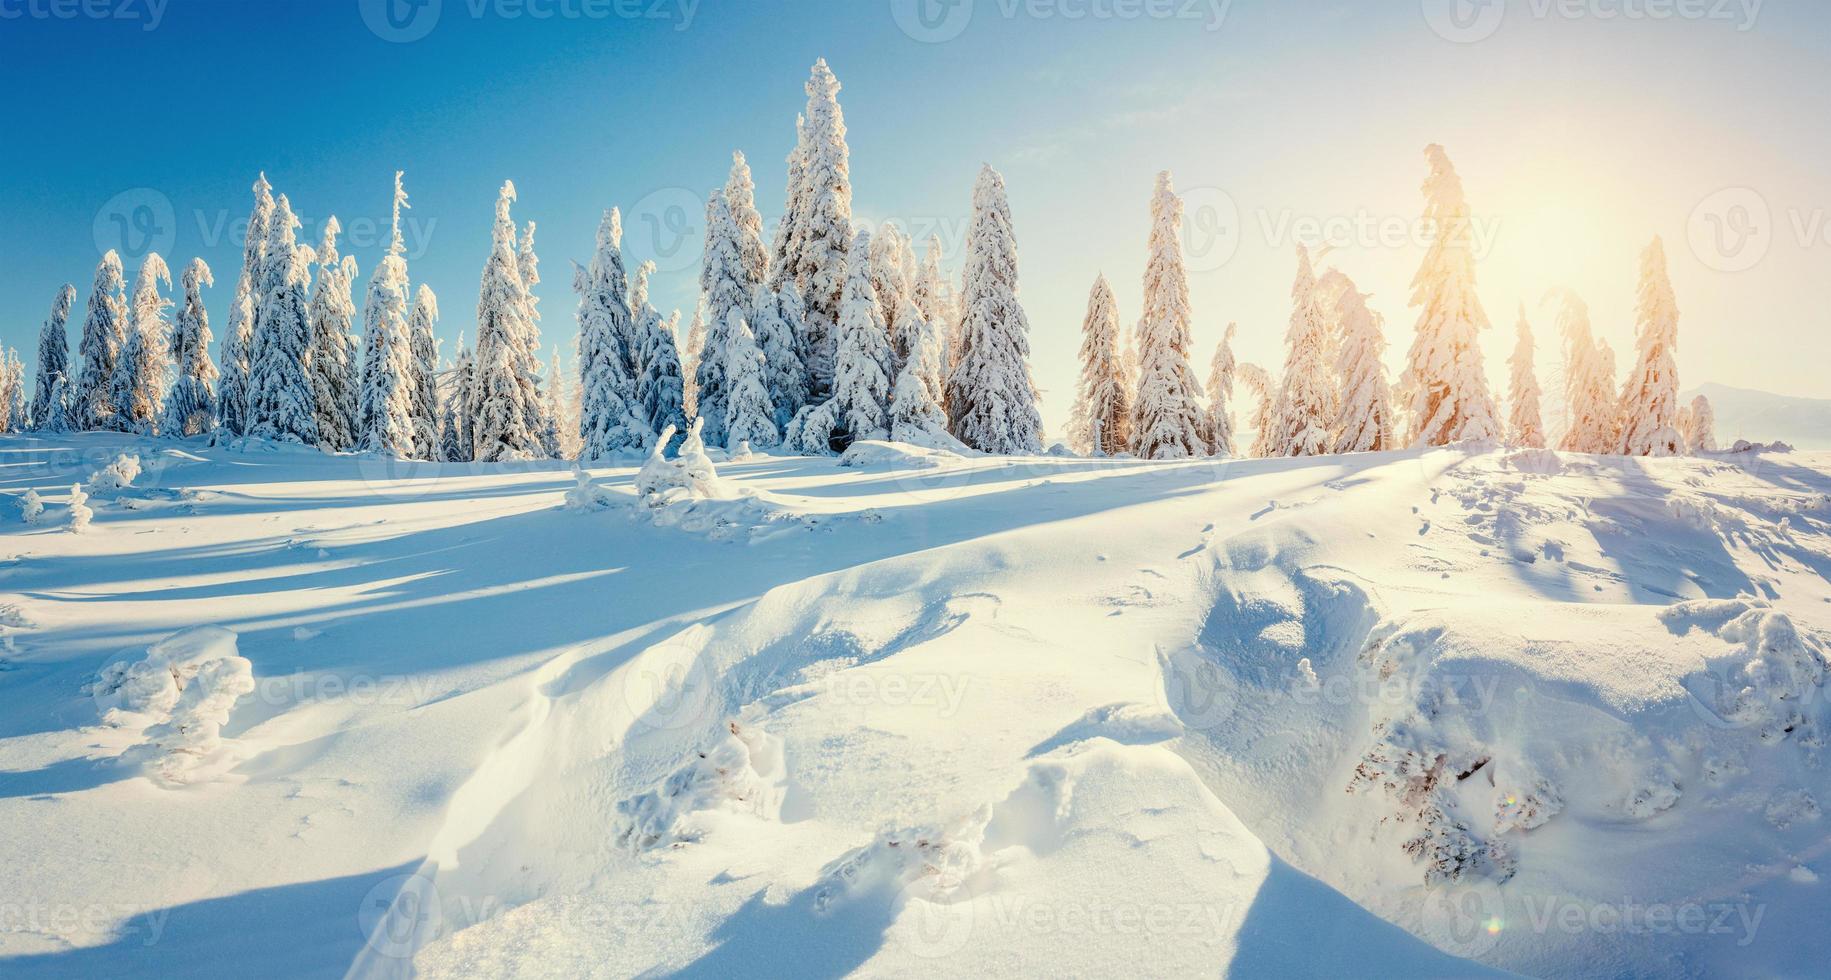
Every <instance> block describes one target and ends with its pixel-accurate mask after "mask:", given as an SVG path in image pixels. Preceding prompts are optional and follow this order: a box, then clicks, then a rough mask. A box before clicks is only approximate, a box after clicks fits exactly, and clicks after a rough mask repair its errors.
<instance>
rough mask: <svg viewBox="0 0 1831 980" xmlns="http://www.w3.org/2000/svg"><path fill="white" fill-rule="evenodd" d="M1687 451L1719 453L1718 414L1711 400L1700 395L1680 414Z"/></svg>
mask: <svg viewBox="0 0 1831 980" xmlns="http://www.w3.org/2000/svg"><path fill="white" fill-rule="evenodd" d="M1679 418H1680V421H1681V423H1682V431H1683V433H1684V436H1685V446H1686V449H1687V450H1688V451H1690V452H1693V453H1699V452H1703V453H1714V452H1716V451H1717V413H1716V410H1715V409H1713V408H1711V407H1710V399H1708V398H1705V397H1704V396H1703V395H1699V396H1697V397H1696V398H1693V399H1691V404H1690V406H1688V407H1687V408H1686V409H1685V410H1684V411H1683V412H1681V413H1680V414H1679Z"/></svg>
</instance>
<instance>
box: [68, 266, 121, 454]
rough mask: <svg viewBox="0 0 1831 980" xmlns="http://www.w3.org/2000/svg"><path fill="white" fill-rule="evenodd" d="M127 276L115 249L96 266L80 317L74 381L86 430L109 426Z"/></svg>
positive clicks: (112, 414) (111, 414) (112, 409)
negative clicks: (79, 362) (85, 308)
mask: <svg viewBox="0 0 1831 980" xmlns="http://www.w3.org/2000/svg"><path fill="white" fill-rule="evenodd" d="M126 289H127V276H126V273H125V272H123V270H122V269H121V257H120V256H119V255H118V254H116V253H115V251H114V249H109V250H108V252H107V254H105V255H103V256H102V261H101V262H99V263H97V265H96V267H95V284H94V285H93V286H92V287H91V288H90V290H89V309H88V313H87V315H86V316H84V317H83V335H82V338H81V340H79V341H78V343H77V348H76V352H77V354H78V355H79V356H81V357H82V359H83V366H82V372H81V374H79V375H78V377H77V381H76V395H75V397H76V405H77V417H78V418H79V419H80V420H81V421H80V426H81V427H82V428H85V429H103V428H109V427H111V426H112V424H113V422H112V420H113V418H114V404H113V402H111V401H110V400H109V392H110V383H111V382H112V381H113V379H114V372H115V362H116V361H117V360H119V358H120V356H121V347H122V346H123V345H124V344H125V343H126V342H127V297H126V295H125V294H126Z"/></svg>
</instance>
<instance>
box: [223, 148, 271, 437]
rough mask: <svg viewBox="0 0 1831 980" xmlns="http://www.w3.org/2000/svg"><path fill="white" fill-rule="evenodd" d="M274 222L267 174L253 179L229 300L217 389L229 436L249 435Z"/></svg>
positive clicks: (224, 427) (224, 426)
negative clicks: (257, 328) (257, 333)
mask: <svg viewBox="0 0 1831 980" xmlns="http://www.w3.org/2000/svg"><path fill="white" fill-rule="evenodd" d="M272 222H273V187H272V185H270V184H268V183H267V175H266V174H265V173H263V174H261V176H260V177H259V179H257V180H256V181H255V182H254V210H253V212H251V213H250V214H249V215H248V232H247V236H246V237H245V238H243V240H242V274H241V278H239V279H237V280H236V282H235V298H234V299H233V300H231V301H230V303H229V329H228V332H227V333H225V334H224V335H223V351H222V386H221V387H220V388H218V389H217V405H218V414H219V415H221V417H222V427H223V429H224V430H225V431H227V432H228V433H229V434H230V435H236V436H239V435H246V434H247V432H248V410H249V406H250V405H251V404H252V400H251V395H250V392H249V389H248V378H249V372H250V371H251V369H252V364H251V362H250V360H249V358H250V357H251V356H252V354H253V352H254V322H255V320H256V319H258V318H259V316H260V309H261V280H262V272H261V265H262V263H263V262H265V261H266V257H267V232H268V228H269V226H270V225H271V224H272Z"/></svg>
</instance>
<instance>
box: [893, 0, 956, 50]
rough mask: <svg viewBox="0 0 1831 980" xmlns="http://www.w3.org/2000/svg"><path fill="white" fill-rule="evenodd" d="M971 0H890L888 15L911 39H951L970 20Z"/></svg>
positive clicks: (928, 42)
mask: <svg viewBox="0 0 1831 980" xmlns="http://www.w3.org/2000/svg"><path fill="white" fill-rule="evenodd" d="M973 4H974V0H890V16H891V18H892V19H893V20H895V21H896V26H897V28H898V29H899V30H901V31H902V32H903V33H904V34H906V35H908V36H909V38H910V39H911V40H915V41H920V42H921V43H923V44H940V43H942V42H944V41H952V40H953V39H954V38H957V37H959V36H960V35H961V34H963V33H965V32H966V27H967V25H968V24H971V23H972V22H973Z"/></svg>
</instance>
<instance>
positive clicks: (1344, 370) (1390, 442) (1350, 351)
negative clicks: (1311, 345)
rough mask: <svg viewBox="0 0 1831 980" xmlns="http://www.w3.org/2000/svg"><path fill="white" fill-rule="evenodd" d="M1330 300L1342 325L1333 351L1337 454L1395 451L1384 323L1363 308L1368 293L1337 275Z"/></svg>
mask: <svg viewBox="0 0 1831 980" xmlns="http://www.w3.org/2000/svg"><path fill="white" fill-rule="evenodd" d="M1342 280H1343V284H1344V286H1345V288H1344V289H1342V290H1341V295H1340V296H1338V297H1337V298H1336V300H1335V320H1336V322H1337V323H1339V324H1340V325H1341V335H1340V338H1339V342H1338V344H1337V347H1336V354H1335V369H1336V376H1337V377H1339V378H1340V379H1341V398H1342V408H1341V416H1340V424H1339V425H1338V426H1337V430H1336V436H1335V451H1336V452H1338V453H1378V452H1385V451H1386V450H1389V449H1397V448H1398V436H1397V434H1396V432H1395V429H1396V426H1395V425H1394V424H1393V423H1394V419H1393V417H1392V416H1393V413H1392V387H1391V385H1389V384H1388V383H1387V381H1386V335H1385V333H1384V331H1383V330H1382V328H1383V327H1384V326H1385V320H1384V318H1382V317H1381V316H1380V315H1379V314H1378V313H1375V312H1373V310H1372V309H1371V308H1370V307H1368V305H1367V294H1366V293H1363V292H1361V291H1360V290H1359V289H1358V288H1356V287H1355V285H1354V282H1353V281H1352V280H1349V279H1348V278H1347V277H1346V276H1343V277H1342Z"/></svg>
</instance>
